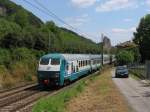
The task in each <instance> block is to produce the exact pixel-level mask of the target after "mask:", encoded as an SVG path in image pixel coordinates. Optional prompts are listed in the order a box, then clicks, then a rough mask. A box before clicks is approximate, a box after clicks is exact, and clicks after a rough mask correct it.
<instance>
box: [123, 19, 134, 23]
mask: <svg viewBox="0 0 150 112" xmlns="http://www.w3.org/2000/svg"><path fill="white" fill-rule="evenodd" d="M123 21H125V22H131V21H132V19H130V18H125V19H124V20H123Z"/></svg>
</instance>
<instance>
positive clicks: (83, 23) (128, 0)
mask: <svg viewBox="0 0 150 112" xmlns="http://www.w3.org/2000/svg"><path fill="white" fill-rule="evenodd" d="M11 1H13V2H15V3H16V4H19V5H21V6H23V7H24V8H25V9H27V10H29V11H30V12H32V13H34V14H35V15H36V16H38V17H39V18H40V19H41V20H42V21H43V22H46V21H51V20H52V21H54V22H55V23H56V24H57V25H58V26H62V27H66V28H69V29H71V28H70V27H69V26H67V25H65V24H63V23H61V22H60V21H58V20H57V19H56V18H53V17H52V16H50V14H46V13H43V12H42V11H40V10H38V9H37V8H35V7H33V6H31V5H29V4H28V3H26V2H25V0H11ZM26 1H29V2H31V3H32V4H34V5H36V6H37V7H38V8H40V9H41V10H44V9H42V7H41V6H39V4H37V3H38V2H40V4H42V6H44V7H46V8H47V9H48V10H49V11H51V12H53V13H54V14H55V15H57V16H58V17H59V18H60V19H62V20H63V21H65V22H66V23H67V24H69V25H71V26H73V27H74V29H77V30H74V29H72V30H74V31H76V32H77V33H79V34H81V35H85V36H86V37H87V38H90V39H91V40H93V41H94V42H100V41H101V34H102V33H103V34H104V35H105V36H107V37H109V38H110V39H111V43H112V45H117V44H119V43H122V42H125V41H128V40H132V38H133V32H135V31H136V28H137V27H138V24H139V22H140V19H141V18H142V17H144V16H145V15H146V14H148V13H149V12H150V0H26Z"/></svg>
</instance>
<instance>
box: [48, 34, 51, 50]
mask: <svg viewBox="0 0 150 112" xmlns="http://www.w3.org/2000/svg"><path fill="white" fill-rule="evenodd" d="M50 47H51V40H50V32H49V31H48V52H50Z"/></svg>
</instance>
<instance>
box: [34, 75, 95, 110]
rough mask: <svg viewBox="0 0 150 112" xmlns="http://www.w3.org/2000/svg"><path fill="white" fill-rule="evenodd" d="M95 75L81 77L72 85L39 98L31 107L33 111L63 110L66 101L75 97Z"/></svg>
mask: <svg viewBox="0 0 150 112" xmlns="http://www.w3.org/2000/svg"><path fill="white" fill-rule="evenodd" d="M95 77H96V76H95V75H91V76H90V77H89V78H88V79H81V80H80V81H78V82H76V84H75V85H73V87H71V88H69V89H65V90H63V91H61V92H59V93H58V94H56V95H54V96H50V97H48V98H43V99H41V100H40V101H39V102H38V103H37V104H36V105H35V106H34V108H33V112H65V106H66V103H67V102H69V101H70V100H71V99H72V98H73V97H77V96H78V95H79V94H80V93H81V92H82V91H83V90H84V89H85V87H86V86H87V85H88V84H89V83H90V82H92V81H94V80H95Z"/></svg>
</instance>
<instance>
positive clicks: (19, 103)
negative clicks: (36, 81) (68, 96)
mask: <svg viewBox="0 0 150 112" xmlns="http://www.w3.org/2000/svg"><path fill="white" fill-rule="evenodd" d="M90 76H91V75H89V76H87V77H84V78H82V79H86V78H88V77H90ZM82 79H81V80H82ZM77 82H78V81H77ZM77 82H75V83H72V84H70V85H68V86H66V87H63V88H61V89H58V90H57V89H54V90H47V91H42V90H40V89H39V87H38V86H36V85H32V86H30V87H29V88H26V87H23V88H25V89H23V88H19V90H18V89H17V90H13V92H8V93H7V95H5V94H4V95H0V97H2V96H5V97H3V98H1V99H0V112H31V111H32V107H33V105H34V104H35V103H36V102H37V100H39V99H40V98H42V97H47V96H52V95H54V94H57V93H58V92H60V91H63V90H64V89H68V88H71V87H72V86H73V85H75V84H76V83H77ZM11 93H12V94H11Z"/></svg>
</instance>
